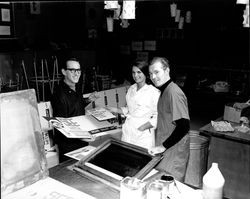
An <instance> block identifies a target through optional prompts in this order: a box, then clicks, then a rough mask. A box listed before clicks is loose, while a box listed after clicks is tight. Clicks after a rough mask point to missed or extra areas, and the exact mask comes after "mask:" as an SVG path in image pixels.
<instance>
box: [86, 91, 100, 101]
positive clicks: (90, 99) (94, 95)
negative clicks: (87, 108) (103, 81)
mask: <svg viewBox="0 0 250 199" xmlns="http://www.w3.org/2000/svg"><path fill="white" fill-rule="evenodd" d="M98 98H100V96H99V95H98V94H97V92H96V91H95V92H93V93H91V94H90V95H89V97H88V99H89V101H90V102H94V101H95V100H97V99H98Z"/></svg>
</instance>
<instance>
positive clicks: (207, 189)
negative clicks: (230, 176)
mask: <svg viewBox="0 0 250 199" xmlns="http://www.w3.org/2000/svg"><path fill="white" fill-rule="evenodd" d="M224 184H225V179H224V177H223V175H222V173H221V172H220V169H219V167H218V163H212V166H211V168H210V169H209V170H208V171H207V173H206V174H205V175H204V176H203V187H202V190H203V199H222V198H223V187H224Z"/></svg>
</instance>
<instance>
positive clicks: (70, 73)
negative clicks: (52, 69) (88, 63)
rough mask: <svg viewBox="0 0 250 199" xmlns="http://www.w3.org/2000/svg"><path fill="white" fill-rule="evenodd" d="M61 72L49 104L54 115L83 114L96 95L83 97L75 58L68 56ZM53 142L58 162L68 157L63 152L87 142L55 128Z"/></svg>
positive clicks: (82, 145)
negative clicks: (60, 79) (55, 146)
mask: <svg viewBox="0 0 250 199" xmlns="http://www.w3.org/2000/svg"><path fill="white" fill-rule="evenodd" d="M61 72H62V74H63V76H64V78H63V80H62V81H61V82H60V83H59V85H58V87H57V88H56V90H55V92H54V93H53V95H52V99H51V105H52V109H53V116H54V117H66V118H68V117H74V116H79V115H84V114H85V109H84V108H85V106H86V105H87V103H88V102H91V101H94V100H95V99H96V98H97V96H96V95H95V93H92V94H91V95H90V97H89V98H88V99H87V100H84V99H83V96H82V93H81V91H80V89H79V88H78V85H77V83H78V81H79V79H80V76H81V67H80V63H79V61H78V60H77V59H75V58H69V59H67V61H66V64H65V65H64V66H62V69H61ZM55 142H56V144H57V145H58V149H59V162H62V161H65V160H67V159H68V158H67V157H66V156H64V154H65V153H67V152H70V151H72V150H75V149H78V148H80V147H84V146H86V145H87V142H84V141H82V140H80V139H73V138H67V137H65V136H64V135H63V134H62V133H60V132H59V131H58V130H55Z"/></svg>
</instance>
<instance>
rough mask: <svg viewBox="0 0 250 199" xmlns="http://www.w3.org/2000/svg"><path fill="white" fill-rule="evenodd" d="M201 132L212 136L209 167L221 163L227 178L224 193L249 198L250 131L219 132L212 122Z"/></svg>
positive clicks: (241, 198) (229, 195) (236, 198)
mask: <svg viewBox="0 0 250 199" xmlns="http://www.w3.org/2000/svg"><path fill="white" fill-rule="evenodd" d="M220 120H222V118H219V119H218V121H220ZM231 125H232V126H236V125H239V124H235V123H231ZM200 133H201V134H205V135H206V136H209V137H210V146H209V156H208V168H210V167H211V164H212V162H217V163H218V164H219V169H220V170H221V172H222V174H223V176H224V178H225V186H224V195H225V196H226V197H228V198H232V199H234V198H235V199H246V198H249V195H250V133H242V132H237V131H234V132H217V131H215V130H214V128H213V127H212V125H211V123H209V124H207V125H205V126H204V127H202V128H201V129H200Z"/></svg>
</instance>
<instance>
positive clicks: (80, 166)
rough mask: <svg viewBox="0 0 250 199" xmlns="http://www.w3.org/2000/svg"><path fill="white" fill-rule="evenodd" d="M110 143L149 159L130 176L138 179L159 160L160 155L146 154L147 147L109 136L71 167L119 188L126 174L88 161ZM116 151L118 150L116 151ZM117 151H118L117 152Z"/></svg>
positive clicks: (92, 178) (88, 176)
mask: <svg viewBox="0 0 250 199" xmlns="http://www.w3.org/2000/svg"><path fill="white" fill-rule="evenodd" d="M111 145H114V146H115V145H116V146H118V147H122V148H124V150H126V151H127V152H128V153H131V154H134V153H136V154H140V155H141V156H146V157H147V158H149V159H150V161H148V162H147V163H146V165H144V166H143V167H142V168H141V169H140V170H138V171H136V174H135V175H133V176H130V177H135V178H138V179H142V178H143V177H145V176H146V175H147V174H148V173H149V172H150V171H151V170H152V169H153V168H154V167H155V166H156V164H157V163H158V162H159V161H160V160H161V158H162V156H161V155H157V156H152V155H150V154H148V152H147V149H145V148H142V147H139V146H135V145H132V144H129V143H126V142H123V141H120V140H116V139H114V138H110V139H109V140H106V141H105V142H103V143H102V144H101V145H100V146H98V147H97V148H96V149H95V150H94V151H92V152H91V153H90V154H89V155H87V156H86V157H84V158H82V159H81V160H80V161H78V162H77V163H76V164H75V165H74V167H73V169H74V170H75V171H76V172H78V173H79V174H81V175H83V176H85V177H87V178H90V179H91V180H94V181H99V182H102V183H104V184H106V185H108V186H111V187H112V188H115V189H117V190H120V182H121V180H122V179H123V178H124V177H126V176H121V175H119V174H116V173H114V172H112V171H109V170H107V169H104V168H101V167H99V166H97V165H95V164H92V163H91V162H90V161H91V160H93V159H94V158H95V157H96V156H98V155H100V154H101V153H102V152H105V150H106V149H108V147H110V146H111ZM117 152H118V151H117ZM118 153H119V152H118Z"/></svg>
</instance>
